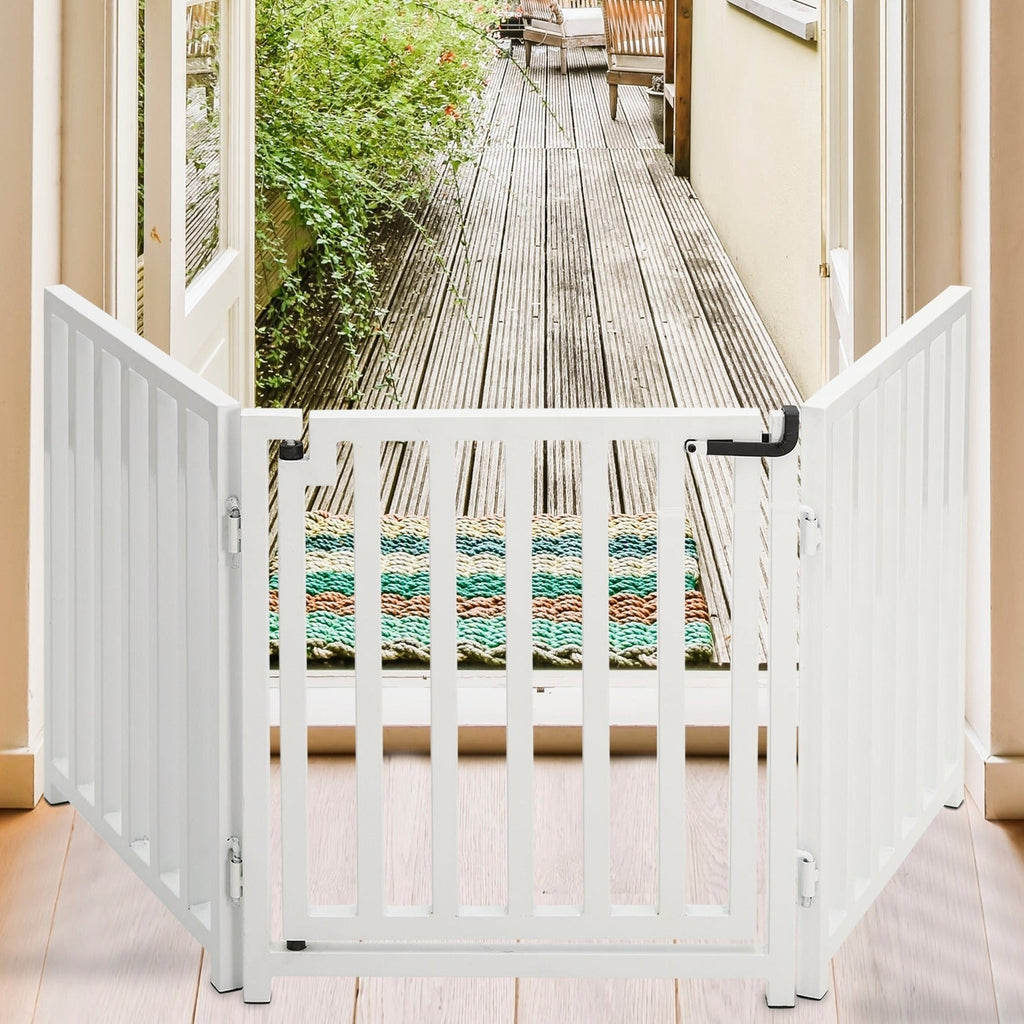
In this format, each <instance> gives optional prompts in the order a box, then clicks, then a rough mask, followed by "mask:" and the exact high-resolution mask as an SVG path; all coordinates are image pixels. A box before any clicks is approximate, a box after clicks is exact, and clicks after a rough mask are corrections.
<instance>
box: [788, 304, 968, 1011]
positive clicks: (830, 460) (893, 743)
mask: <svg viewBox="0 0 1024 1024" xmlns="http://www.w3.org/2000/svg"><path fill="white" fill-rule="evenodd" d="M969 318H970V292H969V291H968V289H966V288H950V289H948V290H947V291H946V292H944V293H943V294H942V295H940V296H939V297H938V298H937V299H935V300H934V301H933V302H932V303H930V304H929V305H928V306H927V307H925V308H924V309H923V310H922V311H921V312H920V313H918V314H916V315H915V316H913V317H912V318H911V319H910V320H908V321H907V322H906V323H905V324H903V325H902V326H901V327H899V328H898V329H897V330H896V331H894V332H893V334H892V335H890V336H889V337H888V338H887V339H886V340H885V341H884V342H882V343H881V344H880V345H878V346H877V347H876V348H875V349H873V350H872V351H871V352H869V353H868V354H867V355H865V356H863V357H862V358H861V359H859V360H857V362H856V363H855V364H854V365H852V366H851V367H850V368H849V369H848V370H846V371H844V372H843V373H842V374H840V376H838V377H837V378H836V379H835V380H833V381H832V382H831V383H830V384H828V385H827V386H826V387H824V388H823V389H822V390H821V391H819V392H818V394H817V395H815V396H814V398H812V399H811V400H810V401H809V402H808V403H807V405H806V406H805V407H804V409H803V411H802V417H801V418H802V441H803V444H802V451H803V459H802V488H803V490H802V500H803V502H804V503H805V509H804V513H803V516H804V529H803V534H802V540H803V551H802V557H801V579H802V595H801V609H802V623H801V631H800V669H801V671H800V771H799V777H800V812H799V814H800V845H801V847H803V848H805V849H806V851H807V853H808V854H809V855H810V857H813V863H814V866H816V868H817V870H818V872H819V877H818V880H817V886H816V888H815V887H814V884H813V877H810V878H807V879H805V881H806V882H807V884H808V888H807V889H806V890H803V894H804V895H805V897H806V899H805V903H809V905H808V906H805V907H804V908H803V909H802V910H801V912H800V952H799V961H800V965H799V971H800V978H799V982H798V991H799V992H800V993H801V994H802V995H809V996H814V997H819V996H821V995H823V994H824V991H825V989H827V987H828V980H827V979H828V959H829V957H831V956H832V955H833V953H835V951H836V949H837V948H838V946H839V944H840V943H841V942H842V941H843V939H844V938H845V937H846V936H847V935H848V934H849V933H850V931H851V930H852V929H853V927H854V926H855V925H856V924H857V922H858V921H859V920H860V919H861V917H862V916H863V915H864V912H865V911H866V910H867V908H868V907H869V906H870V905H871V903H872V901H873V900H874V899H875V897H876V896H877V895H878V893H879V892H880V891H881V890H882V888H883V887H884V885H885V883H886V882H887V881H888V880H889V878H891V877H892V875H893V873H894V872H895V871H896V869H897V868H898V867H899V865H900V864H901V863H902V861H903V860H904V858H905V857H906V855H907V853H909V851H910V850H911V849H912V847H913V845H914V843H916V842H917V840H918V838H920V836H921V834H922V833H923V832H924V830H925V829H926V828H927V827H928V825H929V823H930V822H931V821H932V820H933V818H934V817H935V815H936V814H937V812H938V810H939V808H941V807H942V806H943V804H944V803H950V802H952V803H954V804H955V803H957V802H958V801H959V800H960V799H961V796H960V793H961V792H962V785H963V742H964V740H963V719H964V676H965V641H966V628H965V602H964V591H965V581H966V569H965V564H966V523H965V513H966V508H967V441H966V438H967V396H968V369H969V326H970V324H969ZM812 893H813V896H812V895H811V894H812Z"/></svg>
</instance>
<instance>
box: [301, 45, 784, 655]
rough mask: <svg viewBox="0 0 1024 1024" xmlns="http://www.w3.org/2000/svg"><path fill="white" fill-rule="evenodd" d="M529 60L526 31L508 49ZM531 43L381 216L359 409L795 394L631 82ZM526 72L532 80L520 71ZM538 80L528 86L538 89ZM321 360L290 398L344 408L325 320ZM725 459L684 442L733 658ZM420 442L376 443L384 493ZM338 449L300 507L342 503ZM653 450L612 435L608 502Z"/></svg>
mask: <svg viewBox="0 0 1024 1024" xmlns="http://www.w3.org/2000/svg"><path fill="white" fill-rule="evenodd" d="M514 52H515V54H516V59H517V61H521V59H522V53H523V51H522V48H517V49H516V50H515V51H514ZM569 63H570V66H569V74H568V75H567V76H564V77H563V76H562V75H561V74H559V72H558V57H557V53H556V51H548V50H545V49H544V48H542V47H539V48H537V49H536V50H535V52H534V58H533V65H534V66H533V68H532V69H531V72H530V81H527V79H526V78H525V77H524V76H523V75H522V74H521V72H520V71H519V70H518V69H517V67H516V66H515V65H514V64H513V62H511V61H509V60H507V59H504V58H498V59H496V61H495V66H494V70H493V74H492V77H491V79H490V82H489V85H488V88H487V94H486V128H485V131H486V135H485V141H484V143H483V146H482V152H481V156H480V159H479V160H478V161H475V162H474V163H473V164H472V165H467V166H464V167H463V168H462V169H461V171H460V172H459V174H458V177H457V179H454V178H453V177H452V176H451V175H445V176H443V177H442V178H441V179H440V180H439V182H438V183H437V185H436V186H435V188H434V191H433V193H432V195H431V198H430V200H429V202H427V203H426V204H425V206H424V210H423V224H424V226H425V227H426V229H427V232H426V236H424V234H423V233H420V232H417V231H414V230H412V229H411V228H410V229H406V230H402V229H399V228H394V229H392V231H391V233H390V234H389V235H388V236H387V237H386V238H385V239H384V240H383V242H382V249H381V262H380V266H381V274H380V285H381V305H382V308H384V309H386V311H387V314H386V319H385V324H386V328H387V334H388V336H389V338H390V355H389V357H388V358H386V356H387V353H385V351H384V348H383V346H377V347H373V346H370V347H367V349H366V350H365V351H364V352H363V353H362V355H361V360H360V361H361V370H362V375H363V381H364V384H365V398H364V399H363V400H362V402H361V405H362V407H391V406H394V405H396V404H397V402H396V398H395V396H394V395H393V394H391V393H389V391H388V389H387V387H386V380H387V376H388V373H389V372H392V373H393V374H394V376H395V378H396V379H397V382H398V389H399V392H400V401H401V404H403V405H405V406H408V407H414V408H473V407H482V408H524V407H564V408H578V407H597V408H600V407H674V406H697V407H715V406H717V407H723V406H729V407H736V406H743V407H756V408H759V409H761V410H762V412H766V411H768V410H770V409H774V408H778V407H779V406H780V405H781V404H782V403H784V402H787V401H789V402H791V401H794V400H795V399H796V398H797V391H796V387H795V385H794V384H793V381H792V379H791V378H790V376H789V374H788V373H787V372H786V369H785V367H784V366H783V363H782V360H781V358H780V357H779V355H778V353H777V351H776V349H775V347H774V345H773V344H772V341H771V339H770V338H769V336H768V334H767V331H766V330H765V328H764V325H763V324H762V323H761V321H760V319H759V317H758V315H757V313H756V311H755V309H754V307H753V305H752V303H751V301H750V299H749V297H748V296H747V294H746V292H745V291H744V289H743V287H742V285H741V284H740V282H739V279H738V278H737V276H736V274H735V271H734V270H733V268H732V266H731V264H730V263H729V260H728V257H727V256H726V254H725V251H724V250H723V248H722V245H721V243H720V242H719V240H718V238H717V236H716V234H715V231H714V229H713V227H712V226H711V224H710V223H709V221H708V219H707V216H706V215H705V213H704V210H703V209H702V207H701V205H700V202H699V200H698V199H697V197H696V196H695V195H694V193H693V190H692V189H691V187H690V185H689V182H688V181H687V180H685V179H682V178H677V177H674V176H673V174H672V171H671V167H670V165H669V162H668V159H667V158H666V156H665V154H664V152H663V150H662V147H661V146H660V144H659V143H658V141H657V139H656V137H655V135H654V132H653V130H652V128H651V125H650V119H649V111H648V101H647V97H646V94H645V92H644V90H643V89H642V88H640V87H632V86H624V87H622V88H621V89H620V93H619V95H620V99H619V113H618V119H617V121H615V122H613V121H612V120H611V119H610V116H609V113H608V90H607V85H606V83H605V78H604V69H605V66H606V65H605V57H604V51H603V50H576V51H570V54H569ZM531 82H532V83H533V84H531ZM534 85H535V86H536V88H534ZM316 352H317V356H316V359H315V360H313V361H311V363H310V364H309V365H308V366H307V367H306V369H305V372H304V373H303V374H302V375H301V376H300V378H299V379H298V380H297V382H296V385H295V387H294V389H293V391H292V393H291V394H290V395H289V396H288V397H287V400H286V402H285V404H286V405H290V406H292V407H298V408H304V409H318V408H319V409H323V408H328V409H329V408H339V407H344V406H345V403H344V402H343V401H342V398H341V394H340V381H341V378H342V374H341V369H342V367H343V365H344V356H343V355H342V347H341V345H340V342H339V340H338V339H337V336H336V332H335V330H334V326H333V321H332V320H331V319H328V321H327V322H326V324H325V326H324V329H323V332H322V336H321V337H320V339H319V342H318V346H317V348H316ZM460 459H461V470H460V476H459V502H460V508H461V512H462V514H466V515H485V514H501V512H502V510H503V494H502V466H501V452H500V451H499V450H496V446H492V445H486V444H467V445H466V446H465V449H464V450H463V451H461V453H460ZM728 472H729V465H728V463H727V460H722V459H714V458H712V459H707V458H704V459H693V460H691V466H690V480H689V483H690V509H691V518H692V519H693V521H694V527H695V529H696V531H697V538H698V543H699V545H700V551H701V558H702V566H701V568H702V573H703V583H704V588H705V592H706V595H707V598H708V603H709V607H710V609H711V612H712V616H713V625H714V628H715V634H716V638H717V642H718V650H717V655H718V660H719V661H720V662H727V661H728V644H727V642H728V636H729V632H730V629H729V604H728V595H729V593H730V582H731V570H730V566H729V556H728V551H729V545H730V533H731V497H730V483H729V480H728V478H727V474H728ZM426 479H427V461H426V453H425V452H424V451H422V450H421V446H418V445H414V444H408V445H394V446H391V448H390V449H388V450H387V451H386V452H385V453H384V454H383V456H382V490H381V501H382V510H384V511H390V512H395V513H399V514H424V513H426V511H427V500H428V499H427V489H426ZM351 480H352V478H351V467H350V465H349V460H348V453H347V452H345V451H344V450H343V451H342V452H341V453H340V454H339V467H338V475H337V479H336V481H334V482H333V483H332V484H330V485H329V486H325V487H321V488H318V489H316V490H315V491H312V492H311V493H310V496H309V506H310V507H311V508H322V509H327V510H330V511H333V512H338V513H345V512H348V511H349V510H350V507H351ZM577 481H578V464H577V459H576V453H575V452H574V451H573V450H572V448H571V446H565V445H560V444H554V443H552V444H550V445H547V446H545V450H544V451H540V450H538V452H537V455H536V469H535V488H534V507H535V510H536V511H537V512H542V511H545V512H565V513H574V512H576V511H577V494H578V487H577ZM655 487H656V474H655V471H654V460H653V452H652V451H651V450H650V447H649V446H647V445H644V444H631V445H626V444H623V445H620V446H619V447H618V449H617V450H616V451H615V452H614V453H613V459H612V466H611V472H610V489H611V503H612V508H613V511H616V512H627V513H631V512H638V511H643V510H650V509H652V508H654V507H655V506H654V501H655Z"/></svg>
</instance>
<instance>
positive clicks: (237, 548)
mask: <svg viewBox="0 0 1024 1024" xmlns="http://www.w3.org/2000/svg"><path fill="white" fill-rule="evenodd" d="M225 508H226V510H227V520H228V556H229V557H230V559H231V567H232V568H233V569H237V568H238V565H239V562H240V560H241V555H242V507H241V506H240V505H239V504H238V499H237V498H235V497H231V498H228V500H227V501H226V502H225Z"/></svg>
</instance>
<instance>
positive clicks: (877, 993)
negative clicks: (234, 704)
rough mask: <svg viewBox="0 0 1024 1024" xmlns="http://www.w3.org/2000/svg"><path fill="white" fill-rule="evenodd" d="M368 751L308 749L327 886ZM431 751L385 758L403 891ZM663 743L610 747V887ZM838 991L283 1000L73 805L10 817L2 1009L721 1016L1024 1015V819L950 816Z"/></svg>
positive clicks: (297, 986)
mask: <svg viewBox="0 0 1024 1024" xmlns="http://www.w3.org/2000/svg"><path fill="white" fill-rule="evenodd" d="M688 772H689V776H688V778H689V783H688V789H689V792H690V800H691V803H690V805H689V806H690V823H689V831H690V846H691V849H692V850H693V853H694V856H693V857H692V858H691V863H690V870H689V883H688V884H689V887H690V892H691V898H693V897H694V896H695V895H699V896H704V897H706V898H715V897H716V895H721V883H722V878H723V877H724V864H723V862H722V859H721V857H720V856H719V853H720V851H721V849H722V844H723V843H724V836H723V833H722V825H721V822H722V821H723V820H724V818H725V806H726V780H727V773H726V766H725V762H724V761H722V760H716V759H707V760H701V759H691V760H690V761H689V767H688ZM580 778H581V774H580V764H579V761H578V760H577V759H572V758H567V759H559V758H541V759H538V764H537V773H536V780H537V782H536V785H537V796H536V807H537V828H538V841H537V847H536V862H537V870H536V883H537V890H538V892H537V898H538V900H541V901H555V902H564V901H566V900H567V899H570V898H572V897H573V895H574V894H575V893H578V891H579V887H580V877H579V872H578V870H577V867H576V866H577V865H578V864H579V862H580V855H579V850H580V844H581V835H580V820H579V814H578V812H577V811H576V808H578V806H579V793H580ZM353 780H354V768H353V762H352V760H351V759H350V758H315V759H313V760H312V761H311V771H310V799H311V805H312V806H313V808H314V813H313V814H312V815H311V817H312V818H313V819H314V821H315V822H317V823H319V824H318V826H317V827H316V828H315V829H314V832H313V834H312V836H311V842H310V849H311V856H312V873H311V881H312V887H313V889H314V895H324V894H326V893H334V894H339V895H343V894H344V892H345V890H346V889H347V887H349V886H350V885H351V884H352V881H353V871H352V864H353V859H354V848H353V846H352V843H351V830H350V829H347V828H346V827H345V815H346V813H348V812H347V810H346V808H350V807H351V803H352V795H353ZM503 780H504V762H503V761H502V760H501V759H499V758H463V759H462V760H461V762H460V795H461V801H460V805H461V806H460V815H461V822H460V835H461V836H462V847H461V851H460V861H461V864H462V892H461V898H462V899H463V900H465V901H467V902H475V901H488V902H491V901H497V900H500V899H501V898H502V895H503V886H504V881H503V866H504V853H503V847H504V785H503ZM428 790H429V761H428V759H427V758H425V757H422V756H419V755H391V756H389V757H388V759H387V780H386V801H387V822H388V829H387V848H388V855H387V856H388V887H389V898H390V899H391V900H393V901H396V902H403V903H404V902H411V901H415V900H422V899H424V898H425V897H426V895H427V893H426V889H427V887H428V886H429V881H428V878H429V820H428V818H427V816H426V813H427V812H426V808H427V807H428V805H429V800H428V799H427V793H428ZM653 797H654V770H653V761H652V759H650V758H644V757H636V758H625V757H623V758H615V759H614V760H613V791H612V799H613V801H614V805H613V806H614V811H615V813H614V815H613V820H614V826H613V835H612V843H613V858H612V888H613V892H614V894H615V898H616V899H620V900H625V899H634V900H635V899H650V898H651V896H652V893H653V886H654V884H655V876H654V868H653V864H654V859H653V857H652V856H651V852H652V851H653V843H654V819H653V815H652V812H651V808H652V806H653ZM833 974H834V986H833V989H832V992H831V993H830V994H829V996H828V997H827V998H826V999H825V1000H823V1001H822V1002H821V1003H814V1002H808V1001H805V1000H800V1001H799V1005H798V1006H797V1008H796V1009H795V1010H780V1011H769V1010H767V1009H766V1008H765V1005H764V1000H763V989H762V987H761V985H760V983H755V982H742V981H724V982H718V981H716V982H688V981H680V982H678V983H673V982H672V981H623V980H611V981H586V982H579V981H572V980H566V981H550V980H545V981H538V980H531V979H522V980H520V981H511V980H499V981H490V980H473V981H466V980H447V979H441V980H409V981H404V980H386V981H382V980H380V979H355V978H345V979H316V978H314V979H277V980H276V981H275V984H274V998H273V1001H272V1002H271V1003H270V1005H269V1006H265V1007H247V1006H245V1004H244V1003H243V1002H242V998H241V995H240V994H239V993H231V994H228V995H224V996H221V995H218V994H217V993H216V992H215V991H214V990H213V988H212V987H211V986H210V985H209V983H208V980H207V976H206V969H205V965H204V963H203V954H202V950H201V949H200V948H199V947H198V946H197V945H196V944H195V942H193V941H192V939H191V938H189V937H188V936H187V935H186V934H185V932H184V931H183V929H182V928H181V927H180V926H179V925H178V924H177V922H175V921H174V919H173V918H172V917H171V915H170V914H169V913H168V912H167V911H165V910H164V909H163V907H162V905H161V904H160V903H159V902H158V901H157V899H156V898H155V897H153V896H152V895H151V894H150V893H149V891H148V890H147V889H146V888H145V887H144V886H143V885H142V883H140V882H139V881H138V880H137V879H136V877H135V876H134V874H132V872H131V871H130V870H129V869H128V868H127V867H125V866H124V865H123V864H122V863H121V861H120V860H119V859H118V858H117V857H116V856H115V855H114V854H113V853H111V852H110V851H109V850H108V849H107V848H106V846H105V845H104V844H103V843H102V842H101V841H100V840H99V839H98V838H97V836H96V834H95V833H94V832H93V830H92V829H91V828H90V826H89V825H88V824H86V823H85V822H84V821H83V820H82V819H81V818H78V817H76V815H75V814H74V812H73V811H72V810H70V809H69V808H68V807H56V808H52V807H48V806H46V805H45V804H41V805H40V806H39V807H38V808H37V809H36V810H35V811H33V812H13V811H11V812H2V813H0V1022H3V1024H22V1022H29V1021H37V1022H54V1024H79V1022H81V1024H91V1022H93V1021H95V1022H103V1024H120V1022H136V1021H138V1022H168V1024H186V1022H192V1021H201V1022H209V1024H213V1022H227V1024H230V1022H234V1021H282V1022H307V1021H309V1022H320V1021H324V1022H328V1021H330V1022H333V1021H344V1022H349V1021H356V1022H361V1024H369V1022H377V1021H386V1022H396V1024H397V1022H417V1024H430V1022H435V1021H437V1022H441V1021H445V1022H467V1024H469V1022H472V1024H490V1022H513V1021H517V1022H524V1024H525V1022H531V1024H540V1022H551V1024H576V1022H578V1024H599V1022H604V1021H609V1022H616V1024H619V1022H622V1024H626V1022H638V1024H639V1022H644V1024H647V1022H657V1024H661V1022H665V1024H668V1022H672V1024H676V1022H678V1024H684V1022H715V1024H718V1022H721V1024H732V1022H739V1021H763V1020H766V1019H768V1018H776V1017H777V1018H778V1019H779V1020H780V1021H782V1020H786V1021H792V1022H793V1024H798V1022H812V1021H813V1022H817V1021H821V1022H827V1024H838V1022H842V1024H848V1022H850V1024H854V1022H863V1024H887V1022H890V1021H906V1022H920V1024H947V1022H948V1024H960V1022H964V1024H985V1022H989V1021H993V1022H994V1021H1002V1022H1004V1024H1019V1022H1021V1021H1024V823H1020V822H1018V823H1005V824H1000V823H993V822H986V821H985V820H984V819H983V818H982V816H981V814H980V813H979V812H978V811H977V809H976V808H975V807H974V806H973V804H971V802H970V801H969V800H968V802H967V803H966V804H965V805H964V807H962V808H961V809H960V810H959V811H944V812H942V813H941V814H940V816H939V818H938V820H937V821H936V822H935V824H934V825H933V826H932V827H931V829H930V830H929V831H928V832H927V833H926V835H925V836H924V838H923V839H922V841H921V843H920V844H919V846H918V847H917V849H916V850H915V851H914V852H913V854H912V855H911V856H910V858H909V859H908V860H907V862H906V864H905V865H904V866H903V868H902V869H901V870H900V871H899V872H898V874H897V875H896V877H895V878H894V879H893V881H892V882H891V883H890V885H889V887H888V888H887V889H886V890H885V892H884V893H883V894H882V896H881V898H880V899H879V900H878V902H877V903H876V905H875V907H874V908H873V909H872V911H871V912H870V913H869V915H868V917H867V918H866V919H865V920H864V921H863V922H862V924H861V925H860V926H859V927H858V928H857V929H856V931H855V932H854V933H853V935H852V936H851V937H850V938H849V939H848V940H847V942H846V944H845V945H844V947H843V949H842V950H841V952H840V954H839V956H838V957H837V958H836V960H835V961H834V969H833Z"/></svg>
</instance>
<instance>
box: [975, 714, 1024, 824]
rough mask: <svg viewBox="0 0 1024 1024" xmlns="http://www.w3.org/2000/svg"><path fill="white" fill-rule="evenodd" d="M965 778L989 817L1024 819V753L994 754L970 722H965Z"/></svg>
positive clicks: (977, 801)
mask: <svg viewBox="0 0 1024 1024" xmlns="http://www.w3.org/2000/svg"><path fill="white" fill-rule="evenodd" d="M964 748H965V751H964V776H965V778H964V782H965V786H966V789H967V792H968V793H970V794H971V796H972V797H973V799H974V802H975V803H976V804H977V805H978V806H979V807H980V808H981V809H982V811H983V813H984V815H985V817H986V818H988V819H989V820H995V821H1001V820H1008V819H1016V820H1021V819H1024V755H1022V756H1019V757H1000V756H998V755H996V754H992V753H990V752H989V750H988V749H987V748H986V746H985V744H984V743H983V742H982V739H981V737H980V736H979V735H978V734H977V733H976V732H975V731H974V729H973V728H972V727H971V725H970V723H969V722H965V723H964Z"/></svg>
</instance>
